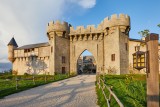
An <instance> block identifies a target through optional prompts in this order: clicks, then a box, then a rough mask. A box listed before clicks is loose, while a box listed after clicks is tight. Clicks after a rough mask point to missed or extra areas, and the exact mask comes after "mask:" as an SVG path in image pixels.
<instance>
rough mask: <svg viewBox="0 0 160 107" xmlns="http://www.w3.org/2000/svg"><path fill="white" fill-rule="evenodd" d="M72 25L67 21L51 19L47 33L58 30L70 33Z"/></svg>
mask: <svg viewBox="0 0 160 107" xmlns="http://www.w3.org/2000/svg"><path fill="white" fill-rule="evenodd" d="M69 27H70V25H69V24H68V23H67V22H60V21H59V20H57V21H55V22H54V21H51V22H49V23H48V26H47V33H50V32H53V31H57V32H68V33H69Z"/></svg>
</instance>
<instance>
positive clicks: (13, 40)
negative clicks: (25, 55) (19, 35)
mask: <svg viewBox="0 0 160 107" xmlns="http://www.w3.org/2000/svg"><path fill="white" fill-rule="evenodd" d="M8 45H13V46H16V47H18V45H17V43H16V41H15V39H14V37H13V38H12V39H11V40H10V42H9V43H8Z"/></svg>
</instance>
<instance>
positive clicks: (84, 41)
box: [8, 14, 145, 75]
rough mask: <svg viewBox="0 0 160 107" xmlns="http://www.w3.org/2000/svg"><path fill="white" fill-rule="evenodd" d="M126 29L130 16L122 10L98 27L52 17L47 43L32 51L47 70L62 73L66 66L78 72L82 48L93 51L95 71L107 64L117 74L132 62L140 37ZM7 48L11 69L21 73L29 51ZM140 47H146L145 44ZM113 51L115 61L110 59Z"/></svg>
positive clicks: (127, 68)
mask: <svg viewBox="0 0 160 107" xmlns="http://www.w3.org/2000/svg"><path fill="white" fill-rule="evenodd" d="M129 31H130V17H129V16H128V15H124V14H120V15H116V14H114V15H112V16H111V17H107V18H105V19H104V20H103V21H102V22H101V23H100V24H99V25H98V26H97V27H95V25H88V26H87V27H86V28H85V27H84V26H77V27H76V29H74V27H73V26H71V25H70V24H68V23H67V22H60V21H55V22H54V21H51V22H49V23H48V25H47V36H48V39H49V46H47V47H38V48H35V49H34V51H35V54H36V55H37V56H38V58H39V59H42V60H44V61H45V63H46V64H47V65H48V68H47V72H49V74H51V75H54V74H55V72H57V73H62V67H65V71H66V73H69V72H70V73H72V72H74V73H77V60H78V58H79V56H80V55H81V54H82V53H83V51H85V50H88V51H90V52H91V53H92V54H93V56H94V58H95V61H96V64H97V72H100V73H103V72H105V73H108V69H109V68H115V69H116V74H126V73H129V70H130V68H131V67H130V65H132V63H133V57H132V54H133V53H134V52H135V46H136V45H137V44H140V41H133V40H129ZM8 48H9V56H8V57H9V59H10V60H11V61H13V69H15V70H18V71H19V72H20V73H19V74H24V71H25V70H26V69H27V67H26V66H25V64H26V62H27V57H28V56H29V55H31V53H25V52H24V50H16V49H15V50H14V49H13V47H8ZM13 50H14V51H13ZM141 50H142V51H145V47H142V48H141ZM113 54H114V55H115V61H112V59H111V57H112V55H113ZM62 57H65V63H62ZM20 64H21V67H19V65H20Z"/></svg>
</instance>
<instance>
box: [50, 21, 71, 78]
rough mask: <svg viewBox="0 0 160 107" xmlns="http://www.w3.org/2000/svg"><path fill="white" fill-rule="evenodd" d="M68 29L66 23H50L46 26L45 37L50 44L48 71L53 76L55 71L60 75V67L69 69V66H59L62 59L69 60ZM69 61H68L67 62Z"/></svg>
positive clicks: (68, 26)
mask: <svg viewBox="0 0 160 107" xmlns="http://www.w3.org/2000/svg"><path fill="white" fill-rule="evenodd" d="M69 28H70V25H68V23H67V22H62V23H61V22H60V21H55V22H53V21H51V22H49V23H48V26H47V36H48V38H49V44H50V59H49V65H51V66H49V71H50V74H52V75H54V73H55V71H56V72H59V73H61V70H62V67H63V68H64V67H66V68H67V69H69V64H68V63H65V64H63V65H61V62H60V61H61V60H59V59H62V57H65V58H69V56H67V55H69V54H68V52H69ZM67 61H69V60H67ZM67 64H68V65H67Z"/></svg>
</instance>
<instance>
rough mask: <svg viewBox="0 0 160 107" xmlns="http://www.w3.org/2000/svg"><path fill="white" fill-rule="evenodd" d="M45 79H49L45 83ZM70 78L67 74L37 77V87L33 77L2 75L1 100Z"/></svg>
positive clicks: (0, 82) (0, 78)
mask: <svg viewBox="0 0 160 107" xmlns="http://www.w3.org/2000/svg"><path fill="white" fill-rule="evenodd" d="M45 77H47V81H46V82H45ZM69 77H70V76H69V75H67V74H59V75H54V76H53V75H35V83H36V84H35V85H34V84H33V80H32V75H17V76H15V75H1V76H0V84H1V85H0V98H3V97H4V96H7V95H10V94H13V93H16V92H20V91H23V90H27V89H30V88H33V87H36V86H39V85H43V84H47V83H50V82H55V81H59V80H63V79H66V78H69ZM16 78H18V79H19V81H18V86H19V87H18V90H16Z"/></svg>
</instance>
